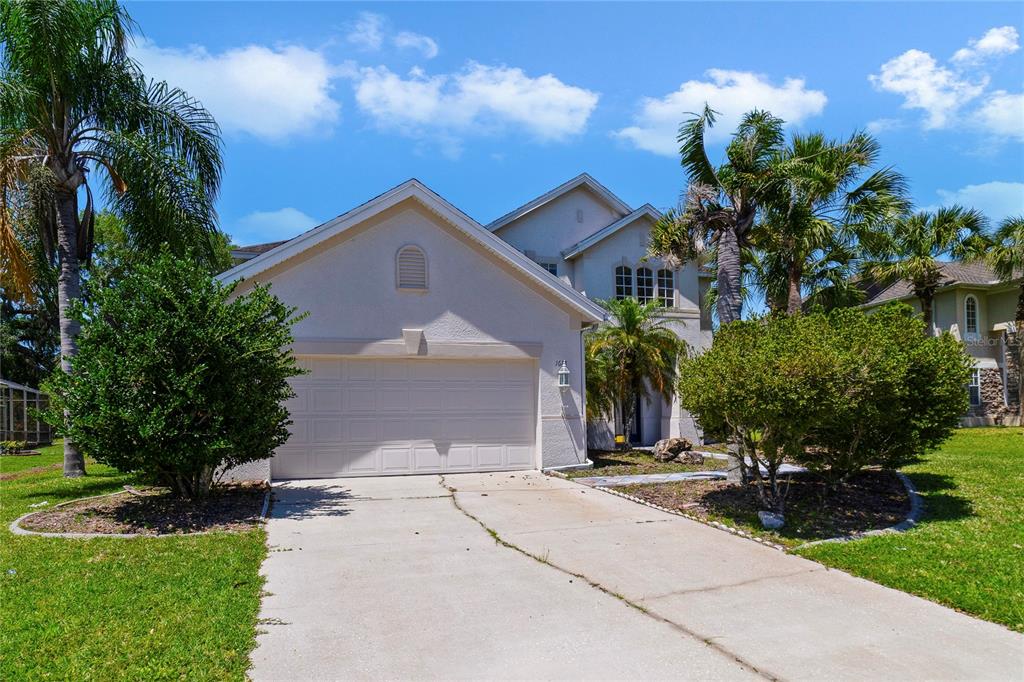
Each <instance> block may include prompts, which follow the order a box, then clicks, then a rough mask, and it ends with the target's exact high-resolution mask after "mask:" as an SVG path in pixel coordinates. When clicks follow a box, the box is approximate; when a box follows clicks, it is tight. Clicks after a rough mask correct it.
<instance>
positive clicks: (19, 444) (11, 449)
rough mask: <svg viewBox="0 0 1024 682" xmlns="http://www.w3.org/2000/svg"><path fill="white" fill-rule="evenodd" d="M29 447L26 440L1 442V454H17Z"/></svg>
mask: <svg viewBox="0 0 1024 682" xmlns="http://www.w3.org/2000/svg"><path fill="white" fill-rule="evenodd" d="M27 447H28V441H24V440H0V454H4V455H7V454H12V455H13V454H16V453H18V452H21V451H22V450H24V449H25V448H27Z"/></svg>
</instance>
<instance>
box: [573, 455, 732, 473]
mask: <svg viewBox="0 0 1024 682" xmlns="http://www.w3.org/2000/svg"><path fill="white" fill-rule="evenodd" d="M590 459H591V461H592V462H593V463H594V468H593V469H580V470H578V471H567V472H565V475H566V476H567V477H569V478H587V477H590V476H635V475H639V474H670V473H675V472H677V471H711V470H715V469H724V468H725V466H726V464H727V462H726V461H725V460H721V459H712V458H710V457H705V458H704V463H703V464H679V463H677V462H658V461H655V459H654V455H652V454H651V453H649V452H645V451H643V450H630V451H628V452H599V451H591V452H590Z"/></svg>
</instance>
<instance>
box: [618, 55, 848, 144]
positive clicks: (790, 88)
mask: <svg viewBox="0 0 1024 682" xmlns="http://www.w3.org/2000/svg"><path fill="white" fill-rule="evenodd" d="M706 75H707V77H708V80H703V81H699V80H691V81H686V82H685V83H683V84H682V85H680V86H679V89H678V90H676V91H675V92H670V93H669V94H667V95H665V96H664V97H661V98H654V97H646V98H644V99H643V100H642V101H641V103H640V112H639V113H638V114H637V115H636V116H635V117H634V122H633V125H631V126H629V127H626V128H623V129H621V130H618V131H616V132H614V133H613V135H614V136H615V137H618V138H620V139H624V140H628V141H629V142H631V143H632V144H633V145H635V146H636V147H637V148H639V149H644V150H647V151H650V152H654V153H655V154H664V155H666V156H674V155H675V154H677V153H678V148H677V144H676V135H677V133H678V129H679V124H680V122H682V121H683V120H684V119H686V118H689V114H688V112H700V111H702V110H703V109H704V104H705V102H706V103H707V104H708V105H709V106H711V108H712V109H714V110H715V111H717V112H719V113H720V114H721V115H720V116H719V117H718V120H717V122H716V124H715V127H714V128H712V129H711V131H710V132H709V134H708V139H709V140H712V141H722V140H725V139H728V137H729V136H730V135H731V134H732V133H733V132H735V129H736V124H737V123H738V122H739V120H740V118H742V116H743V114H745V113H747V112H748V111H750V110H751V109H766V110H768V111H770V112H771V113H772V114H774V115H776V116H778V117H780V118H782V119H783V120H785V121H786V122H787V123H793V124H800V123H802V122H803V121H805V120H806V119H808V118H810V117H812V116H817V115H818V114H820V113H821V112H822V111H823V110H824V109H825V104H826V103H827V102H828V98H827V97H826V96H825V93H824V92H822V91H821V90H809V89H808V88H807V83H806V82H805V81H804V80H803V79H801V78H787V79H786V80H785V81H783V83H782V85H774V84H773V83H771V82H770V81H769V80H768V79H767V78H766V77H765V76H762V75H760V74H756V73H751V72H749V71H727V70H724V69H711V70H709V71H708V72H707V74H706Z"/></svg>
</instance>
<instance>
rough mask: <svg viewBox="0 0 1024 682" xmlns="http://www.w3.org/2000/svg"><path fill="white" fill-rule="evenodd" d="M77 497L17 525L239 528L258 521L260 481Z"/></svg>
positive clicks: (73, 529)
mask: <svg viewBox="0 0 1024 682" xmlns="http://www.w3.org/2000/svg"><path fill="white" fill-rule="evenodd" d="M139 492H141V493H142V494H141V495H136V494H133V493H130V492H127V491H126V492H124V493H118V494H116V495H108V496H105V497H96V498H92V499H85V500H79V501H77V502H72V503H71V504H66V505H64V506H62V507H55V508H53V509H47V510H43V511H40V512H38V513H36V514H33V515H32V516H29V517H28V518H27V519H25V520H23V521H22V522H21V524H20V525H21V527H22V528H24V529H26V530H34V531H38V532H41V533H110V534H116V535H122V534H129V533H137V534H141V535H178V534H182V533H197V532H204V531H227V532H241V531H245V530H249V529H251V528H253V527H255V526H256V525H257V524H258V523H259V521H260V518H259V516H260V512H261V511H262V510H263V499H264V497H265V496H266V493H267V486H266V485H265V484H259V485H230V486H221V487H217V488H215V489H214V490H213V491H212V492H211V493H210V495H209V496H208V497H207V498H206V499H203V500H198V501H195V502H193V501H190V500H184V499H181V498H179V497H175V496H173V495H171V494H170V492H169V491H168V490H167V489H166V488H148V489H144V490H141V491H139Z"/></svg>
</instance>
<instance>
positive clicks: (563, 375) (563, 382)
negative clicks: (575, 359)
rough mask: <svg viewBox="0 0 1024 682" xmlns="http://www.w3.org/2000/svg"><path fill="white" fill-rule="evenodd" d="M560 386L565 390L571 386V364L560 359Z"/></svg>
mask: <svg viewBox="0 0 1024 682" xmlns="http://www.w3.org/2000/svg"><path fill="white" fill-rule="evenodd" d="M558 387H559V388H561V389H563V390H565V389H567V388H569V366H568V365H566V363H565V360H559V361H558Z"/></svg>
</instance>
